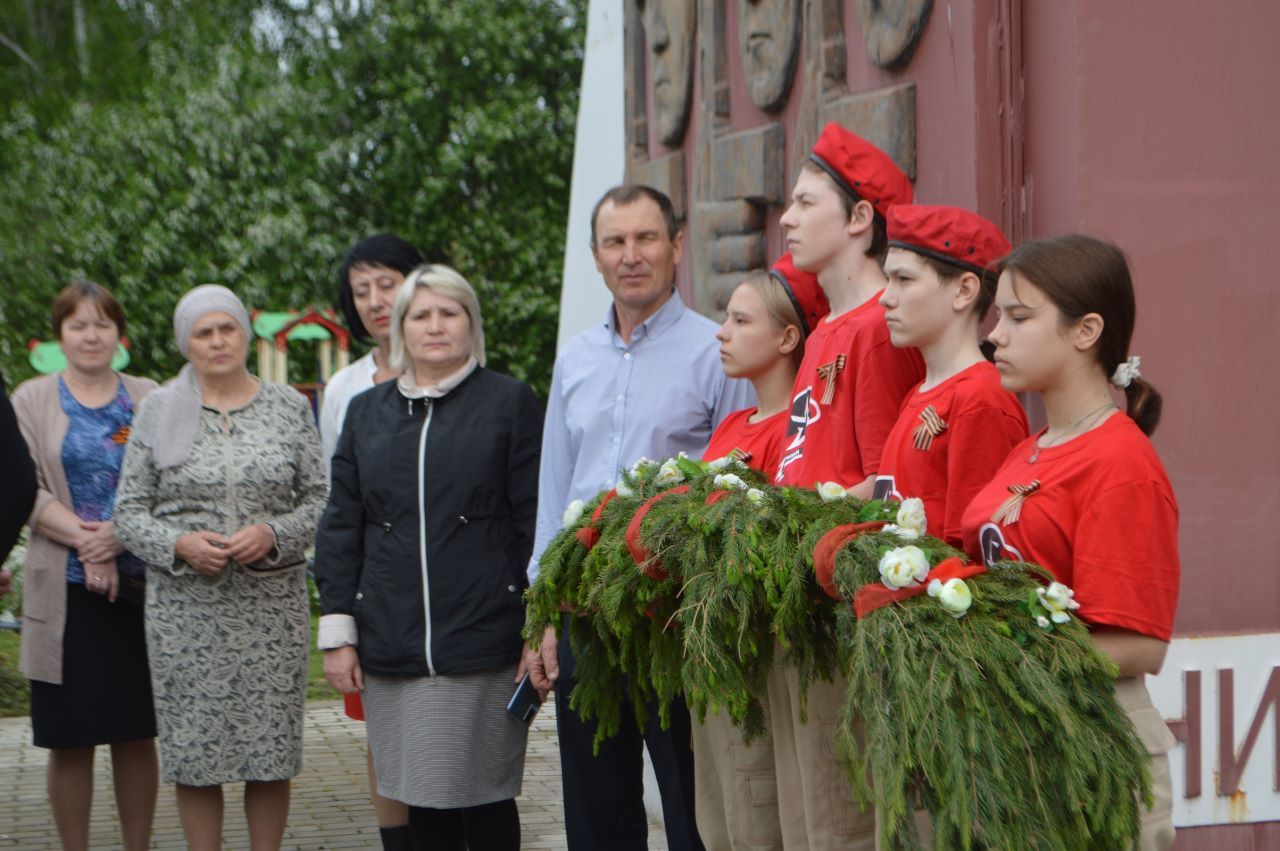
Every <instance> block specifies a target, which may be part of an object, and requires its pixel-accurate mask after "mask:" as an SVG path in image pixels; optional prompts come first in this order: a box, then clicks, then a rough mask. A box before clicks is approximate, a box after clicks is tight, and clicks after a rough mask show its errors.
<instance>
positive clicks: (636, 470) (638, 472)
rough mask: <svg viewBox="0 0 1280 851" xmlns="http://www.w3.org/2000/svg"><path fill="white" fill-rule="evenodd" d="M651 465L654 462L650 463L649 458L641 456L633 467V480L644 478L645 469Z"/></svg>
mask: <svg viewBox="0 0 1280 851" xmlns="http://www.w3.org/2000/svg"><path fill="white" fill-rule="evenodd" d="M651 464H653V462H652V461H650V460H649V459H648V458H646V457H644V456H643V455H641V456H640V457H639V458H638V459H636V463H634V464H632V465H631V477H632V478H633V479H639V478H642V477H643V476H644V473H645V468H646V467H649V466H650V465H651Z"/></svg>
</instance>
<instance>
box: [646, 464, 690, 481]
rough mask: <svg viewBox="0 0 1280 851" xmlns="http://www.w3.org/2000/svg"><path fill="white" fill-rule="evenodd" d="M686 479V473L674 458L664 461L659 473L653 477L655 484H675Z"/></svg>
mask: <svg viewBox="0 0 1280 851" xmlns="http://www.w3.org/2000/svg"><path fill="white" fill-rule="evenodd" d="M683 481H684V473H682V472H680V467H679V466H678V465H677V464H676V462H675V461H673V460H670V459H668V460H666V461H663V462H662V466H661V467H659V468H658V474H657V475H656V476H654V477H653V483H654V484H655V485H674V484H678V483H680V482H683Z"/></svg>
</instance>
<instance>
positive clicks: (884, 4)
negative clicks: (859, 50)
mask: <svg viewBox="0 0 1280 851" xmlns="http://www.w3.org/2000/svg"><path fill="white" fill-rule="evenodd" d="M932 6H933V0H856V3H855V4H854V8H855V9H856V10H857V13H858V23H859V24H861V26H862V43H863V44H865V45H866V46H867V56H868V57H869V58H870V59H871V61H872V62H874V63H876V64H877V65H879V66H880V67H881V68H896V67H898V66H901V65H905V64H907V63H908V62H910V61H911V54H912V53H914V52H915V49H916V44H917V43H919V41H920V36H921V34H922V33H924V28H925V25H926V24H927V23H928V22H929V9H930V8H931V7H932Z"/></svg>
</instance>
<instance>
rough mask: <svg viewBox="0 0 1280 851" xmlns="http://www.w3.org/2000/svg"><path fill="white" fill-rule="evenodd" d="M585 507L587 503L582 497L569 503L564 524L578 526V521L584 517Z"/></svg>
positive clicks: (565, 511)
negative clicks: (583, 510)
mask: <svg viewBox="0 0 1280 851" xmlns="http://www.w3.org/2000/svg"><path fill="white" fill-rule="evenodd" d="M585 507H586V504H585V503H584V502H583V501H582V500H580V499H575V500H574V501H573V502H571V503H569V506H568V507H567V508H566V509H565V510H564V525H565V526H576V525H577V524H578V521H579V520H580V519H582V509H583V508H585Z"/></svg>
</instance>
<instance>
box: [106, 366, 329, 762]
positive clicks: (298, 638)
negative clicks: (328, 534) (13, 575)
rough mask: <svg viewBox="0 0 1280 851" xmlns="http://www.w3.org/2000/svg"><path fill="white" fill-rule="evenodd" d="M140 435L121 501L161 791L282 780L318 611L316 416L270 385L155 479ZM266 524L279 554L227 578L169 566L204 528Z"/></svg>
mask: <svg viewBox="0 0 1280 851" xmlns="http://www.w3.org/2000/svg"><path fill="white" fill-rule="evenodd" d="M146 417H147V405H146V404H145V402H144V404H143V405H142V407H141V409H140V410H139V412H138V416H137V420H136V422H135V426H136V428H135V431H134V438H133V439H132V440H131V441H130V443H129V449H128V451H127V453H126V455H125V461H124V467H123V469H122V471H121V479H120V489H119V491H118V493H117V495H116V529H117V535H118V536H119V538H120V540H121V541H122V542H123V543H125V545H126V546H128V547H129V549H130V550H131V551H132V552H134V553H136V554H137V555H138V556H140V557H141V558H142V559H143V560H145V561H146V562H147V565H148V571H147V576H148V582H147V607H146V618H147V650H148V654H149V656H150V658H151V679H152V685H153V688H154V692H155V707H156V721H157V725H158V728H159V739H160V757H161V764H162V768H163V776H164V780H165V781H166V782H171V783H182V784H185V785H192V786H207V785H213V784H221V783H228V782H234V781H241V780H284V779H288V778H290V777H293V776H294V775H296V774H297V773H298V772H299V771H301V770H302V717H303V709H304V706H305V701H306V684H307V683H306V681H307V647H308V640H309V633H310V608H309V602H308V599H307V586H306V577H305V571H304V565H305V553H306V551H307V549H308V548H309V547H310V546H311V545H312V542H313V540H314V537H315V528H316V521H317V519H318V518H319V515H320V511H321V509H322V508H323V507H324V501H325V496H326V490H327V486H326V483H325V471H324V467H323V462H322V460H321V453H320V441H319V438H318V437H317V434H316V429H315V424H314V419H313V417H312V413H311V408H310V406H309V405H308V403H307V401H306V400H305V399H304V398H303V397H302V396H301V395H300V394H298V393H297V392H295V391H293V390H292V389H290V388H287V387H282V386H280V385H276V384H269V383H265V382H264V383H263V385H262V387H261V388H260V389H259V391H258V393H257V395H256V396H255V397H254V398H253V399H252V400H251V401H250V402H249V403H248V404H247V405H245V406H244V407H243V408H239V409H236V410H234V411H231V412H229V413H228V414H227V415H226V416H225V417H224V416H223V415H222V414H220V413H219V412H217V411H215V410H212V409H210V408H205V409H204V411H203V412H202V415H201V419H200V425H199V431H198V432H197V435H196V439H195V443H194V445H193V446H192V448H191V452H190V453H189V455H188V456H187V458H186V460H185V461H184V462H183V463H181V464H179V465H177V466H174V467H168V468H163V469H162V468H159V467H157V466H156V464H155V460H154V456H153V452H152V447H150V446H147V445H146V444H145V443H144V442H142V441H141V440H140V439H139V438H138V436H137V435H138V434H140V433H145V431H146V430H145V429H144V428H143V423H144V422H145V420H146ZM253 523H267V524H269V525H270V526H271V528H272V530H273V531H274V532H275V535H276V544H277V546H276V549H275V550H273V551H272V552H271V553H269V554H268V555H267V556H266V557H265V558H264V559H263V560H262V561H260V562H258V563H256V564H252V565H240V564H238V563H236V562H234V561H231V562H228V564H227V567H226V569H224V570H223V571H222V573H220V574H219V575H218V576H215V577H208V576H203V575H201V574H199V573H197V572H196V571H195V570H194V569H193V568H191V567H190V566H189V565H187V564H186V563H184V562H182V561H180V560H178V559H177V558H176V556H175V555H174V547H175V545H176V543H177V540H178V538H179V537H181V536H182V535H184V534H186V533H188V532H194V531H197V530H201V529H208V530H212V531H215V532H219V533H221V534H224V535H231V534H232V533H234V532H236V531H238V530H239V529H241V528H243V527H245V526H248V525H250V524H253Z"/></svg>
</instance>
